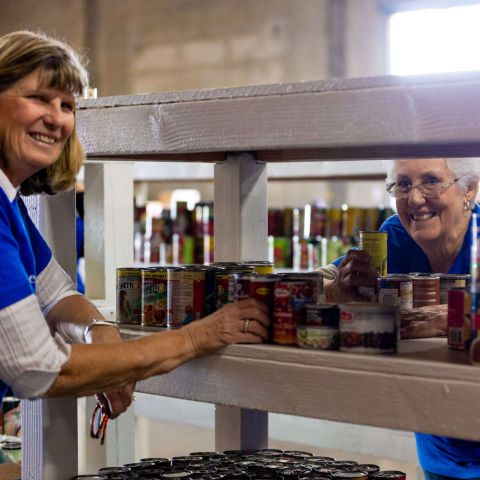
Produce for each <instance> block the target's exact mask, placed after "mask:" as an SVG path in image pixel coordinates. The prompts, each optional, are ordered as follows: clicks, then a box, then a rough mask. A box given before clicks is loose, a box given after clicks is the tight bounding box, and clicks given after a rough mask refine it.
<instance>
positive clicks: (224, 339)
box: [181, 298, 271, 356]
mask: <svg viewBox="0 0 480 480" xmlns="http://www.w3.org/2000/svg"><path fill="white" fill-rule="evenodd" d="M270 321H271V320H270V317H269V316H268V308H267V306H266V305H265V304H263V303H260V302H258V301H257V300H254V299H251V298H249V299H246V300H241V301H239V302H235V303H230V304H228V305H225V306H223V307H222V308H221V309H220V310H217V311H216V312H214V313H212V314H211V315H209V316H208V317H205V318H203V319H201V320H196V321H194V322H192V323H190V324H188V325H187V326H185V327H183V328H182V329H181V331H182V332H183V333H184V334H185V337H186V340H187V341H189V342H190V343H191V345H192V348H193V350H194V352H195V354H196V355H197V356H200V355H206V354H208V353H210V352H213V351H215V350H218V349H219V348H222V347H224V346H226V345H229V344H231V343H261V342H262V341H263V340H266V339H267V338H268V327H269V325H270Z"/></svg>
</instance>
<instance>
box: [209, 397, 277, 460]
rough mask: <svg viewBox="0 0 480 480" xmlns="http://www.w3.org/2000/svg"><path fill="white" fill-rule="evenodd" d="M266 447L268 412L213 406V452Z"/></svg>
mask: <svg viewBox="0 0 480 480" xmlns="http://www.w3.org/2000/svg"><path fill="white" fill-rule="evenodd" d="M267 447H268V412H261V411H258V410H248V409H246V408H238V407H227V406H225V405H215V450H216V451H217V452H224V451H225V450H259V449H261V448H267Z"/></svg>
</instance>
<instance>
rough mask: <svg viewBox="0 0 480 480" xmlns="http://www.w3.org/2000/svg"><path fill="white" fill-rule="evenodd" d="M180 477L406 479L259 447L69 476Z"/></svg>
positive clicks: (86, 479)
mask: <svg viewBox="0 0 480 480" xmlns="http://www.w3.org/2000/svg"><path fill="white" fill-rule="evenodd" d="M129 478H138V479H143V478H145V479H146V478H155V479H172V478H175V479H181V480H194V479H198V480H207V479H208V480H220V479H225V480H230V479H236V480H256V479H269V480H316V479H318V480H406V474H405V473H404V472H400V471H395V470H384V471H382V470H381V469H380V467H379V466H378V465H375V464H361V463H358V462H356V461H354V460H335V459H334V458H333V457H325V456H315V455H313V454H312V453H310V452H303V451H297V450H286V451H283V450H278V449H262V450H256V451H247V450H227V451H225V452H223V453H217V452H192V453H190V454H189V455H185V456H178V457H173V458H172V459H168V458H144V459H142V460H140V461H139V462H135V463H128V464H126V465H124V466H122V467H104V468H101V469H100V470H99V471H98V475H85V476H83V475H82V476H77V477H74V478H73V479H72V480H79V479H83V480H101V479H129Z"/></svg>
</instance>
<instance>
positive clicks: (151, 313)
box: [142, 267, 167, 326]
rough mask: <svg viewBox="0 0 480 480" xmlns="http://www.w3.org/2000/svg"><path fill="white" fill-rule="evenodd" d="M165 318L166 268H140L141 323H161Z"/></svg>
mask: <svg viewBox="0 0 480 480" xmlns="http://www.w3.org/2000/svg"><path fill="white" fill-rule="evenodd" d="M166 318H167V268H165V267H154V268H144V269H143V270H142V325H147V326H151V325H163V324H164V323H165V320H166Z"/></svg>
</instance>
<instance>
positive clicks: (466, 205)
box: [463, 200, 472, 210]
mask: <svg viewBox="0 0 480 480" xmlns="http://www.w3.org/2000/svg"><path fill="white" fill-rule="evenodd" d="M471 208H472V207H471V205H470V202H469V201H468V200H464V202H463V209H464V210H470V209H471Z"/></svg>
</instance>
